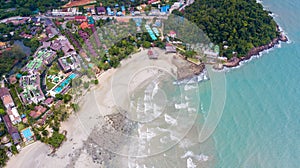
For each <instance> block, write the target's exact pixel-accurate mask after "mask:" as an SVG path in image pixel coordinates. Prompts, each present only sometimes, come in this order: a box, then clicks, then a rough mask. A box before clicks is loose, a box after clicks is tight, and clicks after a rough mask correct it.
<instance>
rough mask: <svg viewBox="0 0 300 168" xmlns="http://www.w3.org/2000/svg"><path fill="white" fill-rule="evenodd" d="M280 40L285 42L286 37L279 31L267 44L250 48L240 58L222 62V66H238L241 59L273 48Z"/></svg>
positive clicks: (246, 58)
mask: <svg viewBox="0 0 300 168" xmlns="http://www.w3.org/2000/svg"><path fill="white" fill-rule="evenodd" d="M280 41H282V42H287V41H288V38H287V37H286V36H285V35H284V34H283V33H281V34H280V35H279V36H278V37H276V38H275V39H273V40H272V41H271V42H270V43H269V44H267V45H263V46H260V47H255V48H253V49H251V50H250V51H249V52H248V53H247V54H246V55H245V56H244V57H241V58H237V57H233V58H231V59H230V60H229V61H228V62H226V63H224V66H226V67H235V66H238V65H239V63H240V62H241V61H244V60H248V59H250V58H251V57H252V56H254V55H258V54H259V53H260V52H262V51H264V50H268V49H270V48H273V47H274V46H275V45H277V44H279V42H280Z"/></svg>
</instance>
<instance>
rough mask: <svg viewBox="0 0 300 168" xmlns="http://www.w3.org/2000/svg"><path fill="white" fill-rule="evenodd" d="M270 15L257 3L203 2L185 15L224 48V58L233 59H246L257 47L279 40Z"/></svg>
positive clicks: (253, 0)
mask: <svg viewBox="0 0 300 168" xmlns="http://www.w3.org/2000/svg"><path fill="white" fill-rule="evenodd" d="M175 13H178V12H175ZM269 13H270V12H268V11H265V10H264V9H263V6H262V5H261V4H260V3H256V0H226V1H225V0H220V1H218V2H216V1H215V0H201V1H195V2H194V3H193V4H192V5H190V6H188V7H186V9H185V12H184V14H183V15H184V17H185V18H186V19H188V20H190V21H192V22H194V23H196V24H197V26H198V27H199V28H200V29H202V30H203V31H204V32H205V33H206V34H207V35H208V37H209V38H210V40H211V41H212V42H213V43H215V44H217V45H219V46H221V47H220V55H224V56H226V57H228V58H231V57H232V56H233V55H234V54H233V52H237V56H238V57H241V56H244V55H245V54H247V53H248V51H249V50H250V49H252V48H253V47H258V46H262V45H266V44H269V43H270V42H271V41H272V40H273V39H274V38H276V37H277V36H278V32H277V29H276V26H277V25H276V23H275V21H274V20H273V18H272V17H271V16H269ZM224 46H228V48H227V49H225V48H224Z"/></svg>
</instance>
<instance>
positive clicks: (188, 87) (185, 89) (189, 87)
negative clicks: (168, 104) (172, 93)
mask: <svg viewBox="0 0 300 168" xmlns="http://www.w3.org/2000/svg"><path fill="white" fill-rule="evenodd" d="M196 88H197V86H196V85H184V91H188V90H192V89H196Z"/></svg>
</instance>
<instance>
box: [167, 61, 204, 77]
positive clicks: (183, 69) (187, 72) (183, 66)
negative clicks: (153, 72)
mask: <svg viewBox="0 0 300 168" xmlns="http://www.w3.org/2000/svg"><path fill="white" fill-rule="evenodd" d="M172 63H173V64H174V65H175V66H176V67H177V80H183V79H188V78H192V77H194V76H196V75H199V74H200V73H202V72H203V70H204V69H205V65H204V64H203V63H200V64H199V65H197V64H194V63H191V62H189V61H187V60H186V59H185V58H184V57H183V56H180V55H174V56H173V59H172Z"/></svg>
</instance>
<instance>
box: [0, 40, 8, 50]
mask: <svg viewBox="0 0 300 168" xmlns="http://www.w3.org/2000/svg"><path fill="white" fill-rule="evenodd" d="M8 47H9V43H7V42H1V41H0V50H3V49H6V48H8Z"/></svg>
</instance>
